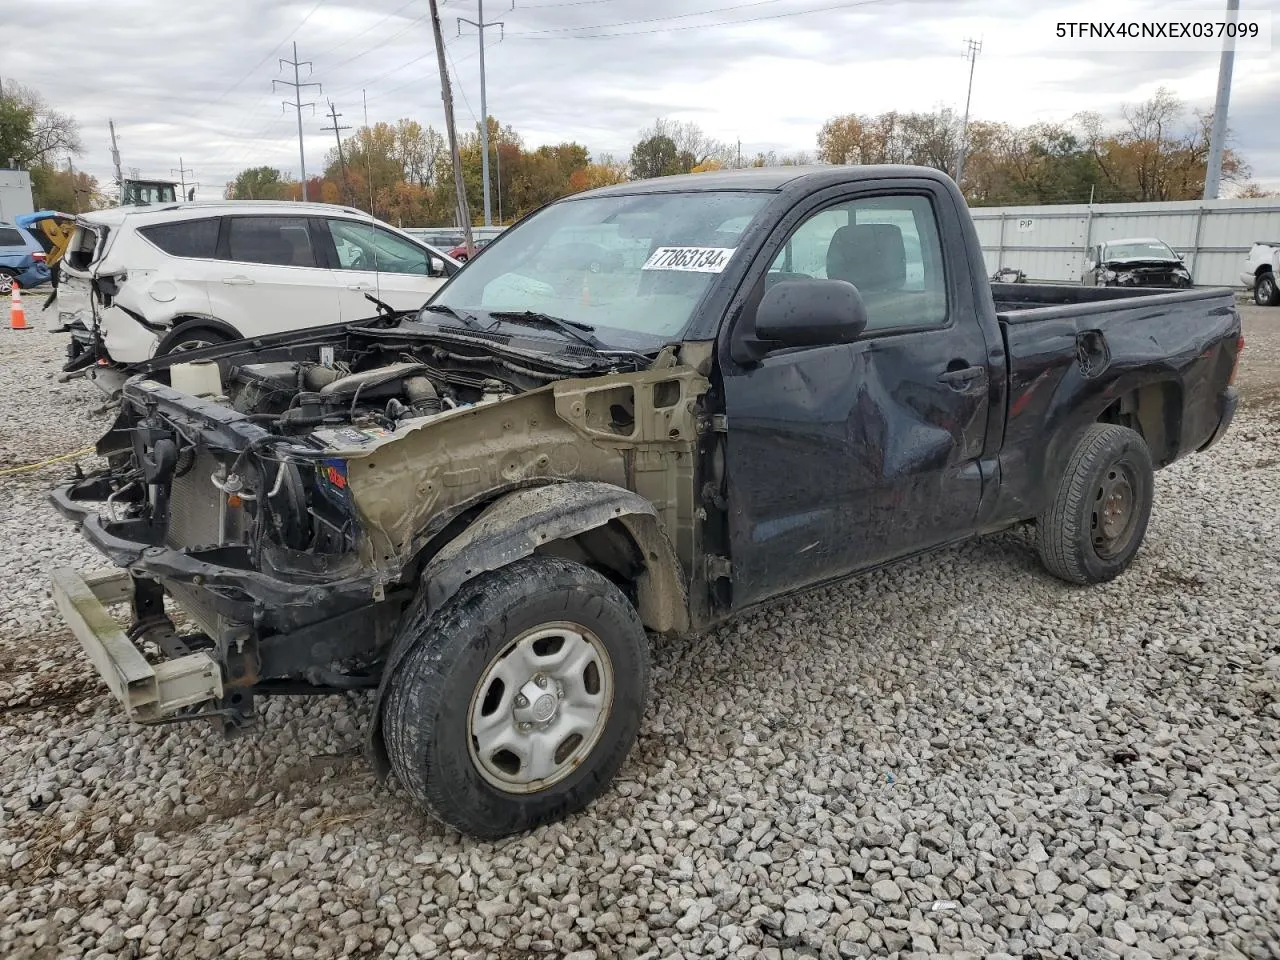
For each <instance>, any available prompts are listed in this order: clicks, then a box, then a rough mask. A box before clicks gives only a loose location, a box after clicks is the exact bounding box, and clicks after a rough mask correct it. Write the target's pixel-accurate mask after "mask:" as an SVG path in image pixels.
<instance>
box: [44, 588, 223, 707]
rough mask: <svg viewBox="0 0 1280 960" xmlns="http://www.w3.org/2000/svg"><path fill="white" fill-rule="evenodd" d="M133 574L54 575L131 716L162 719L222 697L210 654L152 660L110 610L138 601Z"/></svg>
mask: <svg viewBox="0 0 1280 960" xmlns="http://www.w3.org/2000/svg"><path fill="white" fill-rule="evenodd" d="M133 593H134V587H133V578H132V577H131V576H130V575H129V574H128V573H127V572H125V571H122V570H115V569H108V570H101V571H97V572H95V573H91V574H85V575H82V574H80V573H79V572H77V571H75V570H71V569H69V568H66V567H63V568H60V569H57V570H55V571H54V573H53V599H54V602H55V603H56V604H57V606H58V610H59V611H60V612H61V613H62V617H63V619H64V620H65V621H66V623H67V626H69V627H70V628H71V632H72V633H73V634H75V637H76V639H77V640H79V641H80V646H81V647H83V648H84V652H85V653H86V654H87V655H88V657H89V659H90V661H92V663H93V665H94V666H95V667H96V668H97V670H98V673H99V675H100V676H101V677H102V679H103V680H104V681H105V682H106V684H107V687H108V689H110V690H111V692H112V694H114V695H115V698H116V699H117V700H118V701H120V704H121V705H122V706H123V707H124V709H125V712H126V713H127V714H128V715H129V719H131V720H133V721H135V722H137V723H160V722H163V721H165V720H167V719H169V718H170V717H173V716H175V715H176V714H178V713H180V712H181V711H183V710H186V709H187V708H189V707H193V706H195V705H197V704H200V703H205V702H206V701H211V700H219V699H221V698H222V692H223V691H222V671H221V669H220V668H219V666H218V664H217V662H216V661H215V660H214V659H213V658H212V657H210V656H209V655H208V654H206V653H191V654H188V655H186V656H183V657H177V658H175V659H172V660H166V661H164V662H163V663H160V664H155V665H153V664H151V663H149V662H148V661H147V659H146V657H144V656H143V655H142V651H140V650H139V649H138V648H137V647H136V646H135V645H134V643H133V641H132V640H130V639H129V638H128V637H127V636H126V635H125V633H124V631H123V630H122V629H120V625H119V624H117V623H116V622H115V620H113V619H112V618H111V615H110V614H109V613H108V612H107V607H108V606H114V605H116V604H123V603H132V601H133Z"/></svg>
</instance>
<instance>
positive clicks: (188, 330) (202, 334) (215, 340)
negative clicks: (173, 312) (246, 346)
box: [156, 324, 231, 357]
mask: <svg viewBox="0 0 1280 960" xmlns="http://www.w3.org/2000/svg"><path fill="white" fill-rule="evenodd" d="M230 341H231V338H230V337H228V336H227V335H226V334H225V333H223V332H222V331H221V330H218V329H216V328H214V327H205V326H201V325H199V324H191V325H190V326H184V327H177V328H175V329H174V330H172V331H170V333H169V335H168V336H166V337H165V338H164V339H163V340H161V341H160V345H159V346H158V347H157V348H156V356H157V357H165V356H168V355H169V354H172V353H189V352H191V351H192V350H203V349H204V348H205V347H212V346H216V345H217V344H219V343H229V342H230Z"/></svg>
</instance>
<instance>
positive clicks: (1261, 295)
mask: <svg viewBox="0 0 1280 960" xmlns="http://www.w3.org/2000/svg"><path fill="white" fill-rule="evenodd" d="M1253 301H1254V303H1256V304H1257V305H1258V306H1260V307H1275V306H1280V288H1277V286H1276V275H1275V274H1274V273H1264V274H1263V275H1262V276H1260V277H1259V278H1258V282H1257V283H1256V284H1254V287H1253Z"/></svg>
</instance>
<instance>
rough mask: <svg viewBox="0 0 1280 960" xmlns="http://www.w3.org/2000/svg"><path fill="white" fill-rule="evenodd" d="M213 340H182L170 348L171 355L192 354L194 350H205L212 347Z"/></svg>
mask: <svg viewBox="0 0 1280 960" xmlns="http://www.w3.org/2000/svg"><path fill="white" fill-rule="evenodd" d="M212 346H213V341H212V340H182V341H180V342H179V343H175V344H174V345H173V346H172V347H170V348H169V352H170V353H190V352H191V351H192V350H203V349H204V348H205V347H212Z"/></svg>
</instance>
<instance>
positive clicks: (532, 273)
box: [432, 192, 771, 343]
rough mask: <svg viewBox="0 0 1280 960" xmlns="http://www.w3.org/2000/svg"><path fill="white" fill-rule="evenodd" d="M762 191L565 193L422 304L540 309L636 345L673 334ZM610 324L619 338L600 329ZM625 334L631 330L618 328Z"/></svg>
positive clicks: (762, 198)
mask: <svg viewBox="0 0 1280 960" xmlns="http://www.w3.org/2000/svg"><path fill="white" fill-rule="evenodd" d="M770 196H771V195H770V194H763V193H745V192H715V193H712V192H707V193H667V194H640V195H631V196H627V195H623V196H610V197H588V198H584V199H581V200H565V201H561V202H560V203H557V204H555V205H553V206H550V207H547V208H546V209H545V210H543V211H542V212H540V213H538V214H535V215H534V216H532V217H530V218H529V219H528V220H526V221H524V222H523V223H521V224H519V225H518V226H515V227H512V228H511V229H509V230H507V231H505V232H504V233H503V234H502V236H501V238H500V239H501V241H502V242H501V243H494V244H493V245H492V246H493V249H492V250H487V251H486V252H485V255H484V256H483V257H477V258H476V259H475V260H474V261H473V262H472V263H471V264H470V265H469V266H468V267H467V269H466V270H463V271H461V272H460V273H458V274H457V276H455V277H454V279H453V281H452V282H451V283H449V284H448V285H447V286H446V287H445V288H444V289H443V290H441V291H440V293H439V295H438V296H436V297H435V299H434V300H433V301H432V306H447V307H451V308H453V309H455V310H460V311H464V312H467V313H472V314H481V315H483V314H484V313H493V312H513V313H514V312H521V313H522V312H525V311H532V312H535V313H545V314H550V315H552V316H555V317H559V318H561V319H564V320H568V321H570V322H572V323H576V324H586V325H588V326H590V327H591V328H593V329H595V330H597V331H598V336H599V337H600V339H601V340H604V341H606V342H613V343H623V342H632V343H643V342H645V341H648V340H657V339H661V338H666V337H670V336H672V335H674V334H677V333H679V332H680V330H682V329H683V328H684V327H685V325H686V324H687V323H688V322H689V318H690V315H691V314H692V313H693V310H694V308H695V307H696V306H697V304H698V301H699V300H701V299H702V296H703V294H705V293H706V291H707V289H708V288H709V287H710V286H711V283H712V281H713V280H714V279H715V274H717V273H720V272H721V271H722V270H724V268H725V266H726V265H727V264H728V262H729V259H730V257H732V256H733V253H734V251H735V250H736V248H737V246H738V240H739V238H740V237H741V236H742V233H743V231H744V230H745V229H746V228H747V224H749V223H750V222H751V220H752V218H753V217H754V216H755V215H756V213H757V212H758V211H759V210H760V208H761V207H763V206H764V205H765V204H766V203H767V202H768V201H769V199H770ZM610 331H616V332H618V333H620V334H621V336H612V337H611V336H610ZM628 334H630V335H631V336H627V335H628Z"/></svg>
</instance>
